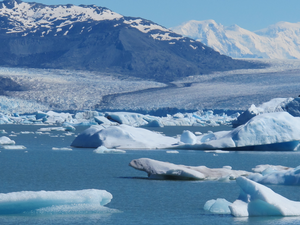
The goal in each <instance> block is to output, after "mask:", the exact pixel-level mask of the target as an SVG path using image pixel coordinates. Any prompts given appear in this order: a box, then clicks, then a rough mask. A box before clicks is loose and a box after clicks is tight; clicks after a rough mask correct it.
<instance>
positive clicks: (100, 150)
mask: <svg viewBox="0 0 300 225" xmlns="http://www.w3.org/2000/svg"><path fill="white" fill-rule="evenodd" d="M93 152H95V153H98V154H109V153H126V151H124V150H120V149H107V148H106V147H104V146H100V147H98V148H97V149H95V150H94V151H93Z"/></svg>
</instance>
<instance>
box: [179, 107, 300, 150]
mask: <svg viewBox="0 0 300 225" xmlns="http://www.w3.org/2000/svg"><path fill="white" fill-rule="evenodd" d="M299 140H300V118H298V117H293V116H292V115H290V114H289V113H287V112H276V113H265V114H261V115H258V116H255V117H253V118H252V119H251V120H249V121H248V122H247V123H246V124H244V125H241V126H239V127H237V128H235V129H234V130H232V131H221V132H215V133H208V134H203V135H201V136H196V143H195V144H183V145H179V146H178V148H191V149H223V150H224V149H225V150H226V149H231V150H265V151H293V150H297V146H298V144H299Z"/></svg>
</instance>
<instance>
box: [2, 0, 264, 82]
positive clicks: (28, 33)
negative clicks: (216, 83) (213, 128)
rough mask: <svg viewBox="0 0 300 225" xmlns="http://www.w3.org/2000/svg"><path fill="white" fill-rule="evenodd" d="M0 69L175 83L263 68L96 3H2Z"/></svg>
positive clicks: (6, 0)
mask: <svg viewBox="0 0 300 225" xmlns="http://www.w3.org/2000/svg"><path fill="white" fill-rule="evenodd" d="M0 66H10V67H30V68H57V69H79V70H91V71H101V72H110V73H119V74H125V75H130V76H137V77H141V78H144V79H154V80H157V81H172V80H175V79H177V78H181V77H186V76H189V75H195V74H204V73H210V72H212V71H224V70H232V69H241V68H256V67H261V66H262V65H257V64H254V63H253V62H252V63H251V62H247V61H244V60H243V61H239V60H234V59H232V58H230V57H228V56H225V55H221V54H219V53H218V52H216V51H214V50H213V49H211V48H209V47H207V46H205V45H203V44H202V43H200V42H196V41H194V40H193V39H191V38H187V37H183V36H181V35H179V34H176V33H174V32H173V31H171V30H169V29H166V28H165V27H162V26H160V25H158V24H156V23H153V22H151V21H149V20H146V19H143V18H134V17H125V16H122V15H120V14H118V13H115V12H113V11H111V10H109V9H107V8H105V7H98V6H95V5H88V6H87V5H80V6H75V5H43V4H39V3H25V2H22V1H20V0H4V1H2V2H0Z"/></svg>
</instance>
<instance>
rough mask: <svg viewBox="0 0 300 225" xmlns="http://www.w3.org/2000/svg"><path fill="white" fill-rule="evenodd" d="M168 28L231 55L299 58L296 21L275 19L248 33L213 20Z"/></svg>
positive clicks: (299, 38) (299, 49) (299, 28)
mask: <svg viewBox="0 0 300 225" xmlns="http://www.w3.org/2000/svg"><path fill="white" fill-rule="evenodd" d="M171 29H172V30H173V31H174V32H176V33H178V34H181V35H184V36H188V37H190V38H193V39H195V40H197V41H200V42H202V43H203V44H206V45H208V46H209V47H212V48H213V49H214V50H216V51H218V52H220V53H221V54H224V55H228V56H231V57H233V58H270V59H300V22H299V23H288V22H279V23H276V24H274V25H271V26H269V27H267V28H265V29H262V30H259V31H255V32H251V31H248V30H246V29H243V28H241V27H239V26H237V25H232V26H228V27H226V26H223V25H222V24H219V23H216V22H215V21H214V20H205V21H196V20H191V21H188V22H186V23H183V24H181V25H179V26H177V27H174V28H171Z"/></svg>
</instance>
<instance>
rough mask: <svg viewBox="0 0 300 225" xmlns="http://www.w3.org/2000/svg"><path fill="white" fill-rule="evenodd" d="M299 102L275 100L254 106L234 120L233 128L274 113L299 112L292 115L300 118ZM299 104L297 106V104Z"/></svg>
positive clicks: (295, 100)
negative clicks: (254, 118) (259, 116)
mask: <svg viewBox="0 0 300 225" xmlns="http://www.w3.org/2000/svg"><path fill="white" fill-rule="evenodd" d="M299 100H300V98H295V99H293V98H274V99H271V100H270V101H268V102H265V103H263V104H261V105H259V106H257V107H256V106H255V105H254V104H252V105H251V107H250V108H249V109H247V110H246V111H245V112H243V113H242V114H241V115H239V116H238V117H237V119H236V120H234V121H233V122H232V123H233V126H234V127H237V126H239V125H242V124H245V123H246V122H248V121H249V120H250V119H252V118H253V117H254V116H257V115H260V114H263V113H272V112H283V111H287V112H298V113H290V114H291V115H293V116H296V115H297V114H298V116H300V107H299ZM296 102H297V103H298V105H297V106H296V104H295V103H296Z"/></svg>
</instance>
